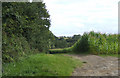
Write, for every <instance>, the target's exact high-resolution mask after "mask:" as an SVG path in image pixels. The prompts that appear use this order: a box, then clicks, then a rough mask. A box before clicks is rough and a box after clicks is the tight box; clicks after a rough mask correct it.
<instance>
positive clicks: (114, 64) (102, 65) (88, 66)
mask: <svg viewBox="0 0 120 78" xmlns="http://www.w3.org/2000/svg"><path fill="white" fill-rule="evenodd" d="M67 56H71V57H73V58H75V59H80V61H82V62H84V64H83V66H82V67H80V68H76V69H75V71H74V72H73V74H72V76H118V58H117V57H111V56H107V57H100V56H96V55H67Z"/></svg>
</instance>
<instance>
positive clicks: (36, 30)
mask: <svg viewBox="0 0 120 78" xmlns="http://www.w3.org/2000/svg"><path fill="white" fill-rule="evenodd" d="M2 8H3V9H2V19H3V20H2V35H3V40H2V53H3V62H11V61H14V60H17V59H18V58H19V57H20V56H24V55H26V54H31V53H33V54H35V53H39V52H45V51H48V49H49V48H50V46H51V44H50V43H51V40H52V39H53V34H52V32H51V31H50V30H49V27H50V15H49V14H48V11H47V9H46V7H45V4H44V3H43V2H39V3H38V2H33V3H23V2H3V3H2Z"/></svg>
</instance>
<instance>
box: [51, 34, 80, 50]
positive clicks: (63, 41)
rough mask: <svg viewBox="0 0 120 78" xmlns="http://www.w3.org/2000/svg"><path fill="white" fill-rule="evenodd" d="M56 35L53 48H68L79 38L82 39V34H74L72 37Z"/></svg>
mask: <svg viewBox="0 0 120 78" xmlns="http://www.w3.org/2000/svg"><path fill="white" fill-rule="evenodd" d="M54 37H55V40H54V41H53V45H52V48H51V49H53V48H68V47H71V46H72V45H73V44H74V43H75V42H77V40H78V39H80V37H81V35H74V36H72V37H66V36H61V37H56V36H54Z"/></svg>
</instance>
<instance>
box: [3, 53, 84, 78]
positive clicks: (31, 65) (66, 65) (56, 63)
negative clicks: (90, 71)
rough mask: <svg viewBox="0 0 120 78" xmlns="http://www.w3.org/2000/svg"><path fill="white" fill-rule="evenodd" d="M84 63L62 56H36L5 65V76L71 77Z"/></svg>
mask: <svg viewBox="0 0 120 78" xmlns="http://www.w3.org/2000/svg"><path fill="white" fill-rule="evenodd" d="M81 65H82V63H81V62H80V61H78V60H76V59H73V58H71V57H69V56H63V55H62V54H59V55H58V54H54V55H52V54H36V55H31V56H29V57H27V58H25V57H23V58H21V59H20V61H18V62H14V63H9V64H4V65H3V68H4V72H3V76H70V75H71V74H72V72H73V71H74V69H75V68H76V67H77V66H81Z"/></svg>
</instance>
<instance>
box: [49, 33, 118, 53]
mask: <svg viewBox="0 0 120 78" xmlns="http://www.w3.org/2000/svg"><path fill="white" fill-rule="evenodd" d="M118 47H119V46H118V35H117V34H101V33H96V32H94V31H91V32H89V33H84V34H83V36H81V38H80V39H79V40H78V41H77V42H76V43H75V44H74V45H73V46H72V47H69V48H63V49H60V50H59V49H52V50H50V52H53V53H55V52H57V53H70V52H72V53H77V54H78V53H84V54H108V55H110V54H118V53H119V51H118V50H119V49H118Z"/></svg>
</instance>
